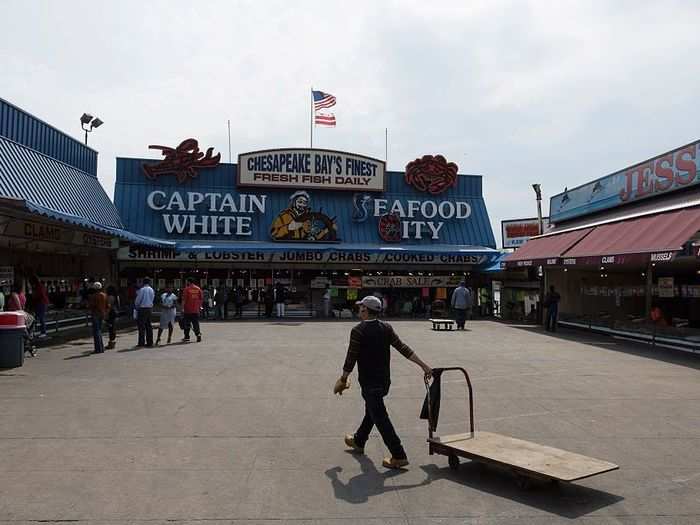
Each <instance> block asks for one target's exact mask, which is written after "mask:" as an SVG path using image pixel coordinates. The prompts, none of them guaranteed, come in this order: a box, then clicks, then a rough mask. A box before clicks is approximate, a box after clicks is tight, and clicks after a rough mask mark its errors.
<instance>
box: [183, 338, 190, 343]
mask: <svg viewBox="0 0 700 525" xmlns="http://www.w3.org/2000/svg"><path fill="white" fill-rule="evenodd" d="M182 342H183V343H189V342H190V338H189V337H183V338H182Z"/></svg>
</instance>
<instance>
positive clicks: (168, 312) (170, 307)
mask: <svg viewBox="0 0 700 525" xmlns="http://www.w3.org/2000/svg"><path fill="white" fill-rule="evenodd" d="M160 304H161V310H160V324H159V325H158V337H157V338H156V346H158V345H159V344H160V336H161V335H162V334H163V330H165V329H166V328H167V329H168V344H170V341H171V340H172V338H173V324H174V323H175V314H176V312H177V295H175V294H174V293H173V292H172V291H171V289H170V287H169V286H166V287H165V292H164V293H163V294H162V295H161V296H160Z"/></svg>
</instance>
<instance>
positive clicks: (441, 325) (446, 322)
mask: <svg viewBox="0 0 700 525" xmlns="http://www.w3.org/2000/svg"><path fill="white" fill-rule="evenodd" d="M428 321H430V322H431V323H433V330H435V331H438V332H440V331H443V330H448V331H449V330H452V328H453V327H454V325H455V322H454V320H453V319H428Z"/></svg>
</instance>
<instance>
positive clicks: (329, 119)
mask: <svg viewBox="0 0 700 525" xmlns="http://www.w3.org/2000/svg"><path fill="white" fill-rule="evenodd" d="M314 122H315V123H316V125H317V126H335V115H333V113H316V115H315V117H314Z"/></svg>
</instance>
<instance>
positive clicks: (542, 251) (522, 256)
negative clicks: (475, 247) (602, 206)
mask: <svg viewBox="0 0 700 525" xmlns="http://www.w3.org/2000/svg"><path fill="white" fill-rule="evenodd" d="M592 229H593V228H583V229H581V230H575V231H571V232H565V233H558V234H556V235H547V236H545V237H538V238H536V239H530V240H529V241H527V242H526V243H525V244H523V246H522V247H520V248H518V250H517V251H516V252H514V253H511V254H510V255H508V256H507V257H506V258H505V262H506V263H507V264H508V263H516V265H517V263H518V262H519V261H520V262H525V261H527V262H531V261H541V260H547V259H554V258H558V257H561V256H562V254H563V253H564V252H566V250H568V249H569V248H571V247H572V246H574V245H575V244H576V243H577V242H579V241H580V240H581V239H583V238H584V237H586V235H588V234H589V233H590V232H591V230H592ZM513 265H514V264H510V266H513ZM518 266H526V265H524V264H520V265H518Z"/></svg>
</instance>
